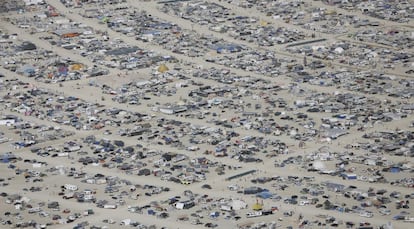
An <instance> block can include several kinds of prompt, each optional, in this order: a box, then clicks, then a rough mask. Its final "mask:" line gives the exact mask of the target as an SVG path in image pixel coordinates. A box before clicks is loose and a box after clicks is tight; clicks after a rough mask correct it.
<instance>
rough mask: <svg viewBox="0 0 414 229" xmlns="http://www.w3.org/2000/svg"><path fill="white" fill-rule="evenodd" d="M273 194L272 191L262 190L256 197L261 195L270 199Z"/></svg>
mask: <svg viewBox="0 0 414 229" xmlns="http://www.w3.org/2000/svg"><path fill="white" fill-rule="evenodd" d="M272 196H273V194H272V193H270V192H269V191H263V192H260V193H258V194H256V197H260V198H262V199H269V198H270V197H272Z"/></svg>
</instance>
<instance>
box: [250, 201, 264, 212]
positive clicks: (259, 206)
mask: <svg viewBox="0 0 414 229" xmlns="http://www.w3.org/2000/svg"><path fill="white" fill-rule="evenodd" d="M252 209H253V210H254V211H260V210H262V209H263V205H262V204H259V203H258V202H256V203H255V204H253V206H252Z"/></svg>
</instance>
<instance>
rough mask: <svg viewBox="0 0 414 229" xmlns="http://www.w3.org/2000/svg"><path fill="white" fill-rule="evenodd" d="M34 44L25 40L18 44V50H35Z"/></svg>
mask: <svg viewBox="0 0 414 229" xmlns="http://www.w3.org/2000/svg"><path fill="white" fill-rule="evenodd" d="M36 48H37V47H36V45H35V44H33V43H32V42H28V41H25V42H23V43H22V44H21V45H20V46H19V50H21V51H30V50H36Z"/></svg>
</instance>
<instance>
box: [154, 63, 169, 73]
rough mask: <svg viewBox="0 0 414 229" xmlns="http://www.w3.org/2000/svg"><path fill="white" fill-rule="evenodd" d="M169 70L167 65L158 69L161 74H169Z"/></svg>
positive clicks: (162, 65)
mask: <svg viewBox="0 0 414 229" xmlns="http://www.w3.org/2000/svg"><path fill="white" fill-rule="evenodd" d="M168 70H169V69H168V67H167V65H165V64H161V65H160V66H159V67H158V69H157V71H158V72H160V73H164V72H167V71H168Z"/></svg>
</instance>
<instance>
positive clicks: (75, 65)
mask: <svg viewBox="0 0 414 229" xmlns="http://www.w3.org/2000/svg"><path fill="white" fill-rule="evenodd" d="M82 68H83V65H82V64H73V65H72V66H70V69H71V70H72V71H79V70H81V69H82Z"/></svg>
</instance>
